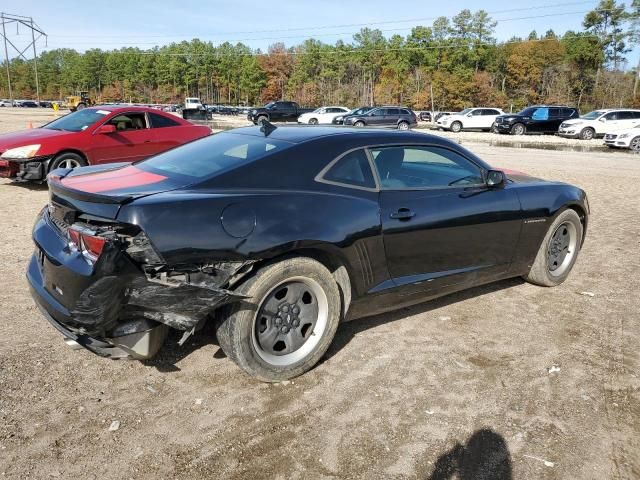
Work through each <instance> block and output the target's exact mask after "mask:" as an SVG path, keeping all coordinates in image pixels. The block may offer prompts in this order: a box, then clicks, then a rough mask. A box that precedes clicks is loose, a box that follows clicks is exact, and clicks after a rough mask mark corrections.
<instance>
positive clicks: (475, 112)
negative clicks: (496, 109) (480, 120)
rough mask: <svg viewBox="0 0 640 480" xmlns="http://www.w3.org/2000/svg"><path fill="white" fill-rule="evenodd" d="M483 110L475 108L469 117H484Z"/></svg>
mask: <svg viewBox="0 0 640 480" xmlns="http://www.w3.org/2000/svg"><path fill="white" fill-rule="evenodd" d="M484 112H485V111H484V110H483V109H482V108H477V109H475V110H474V111H473V112H471V115H473V116H474V117H475V116H480V115H484Z"/></svg>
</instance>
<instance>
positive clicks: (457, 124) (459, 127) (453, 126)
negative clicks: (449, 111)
mask: <svg viewBox="0 0 640 480" xmlns="http://www.w3.org/2000/svg"><path fill="white" fill-rule="evenodd" d="M460 130H462V123H460V122H453V123H452V124H451V131H452V132H454V133H458V132H459V131H460Z"/></svg>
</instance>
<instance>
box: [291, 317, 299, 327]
mask: <svg viewBox="0 0 640 480" xmlns="http://www.w3.org/2000/svg"><path fill="white" fill-rule="evenodd" d="M291 324H292V325H293V327H294V328H298V327H299V326H300V320H298V319H297V318H296V319H295V320H294V321H293V322H291Z"/></svg>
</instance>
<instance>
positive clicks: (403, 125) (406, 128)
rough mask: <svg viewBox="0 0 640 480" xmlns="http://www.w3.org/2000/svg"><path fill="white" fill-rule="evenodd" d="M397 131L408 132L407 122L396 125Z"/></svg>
mask: <svg viewBox="0 0 640 480" xmlns="http://www.w3.org/2000/svg"><path fill="white" fill-rule="evenodd" d="M398 130H409V124H408V123H407V122H400V123H398Z"/></svg>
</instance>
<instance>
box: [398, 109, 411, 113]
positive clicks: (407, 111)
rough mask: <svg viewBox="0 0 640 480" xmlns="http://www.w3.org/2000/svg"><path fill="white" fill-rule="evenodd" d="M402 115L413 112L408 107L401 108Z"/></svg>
mask: <svg viewBox="0 0 640 480" xmlns="http://www.w3.org/2000/svg"><path fill="white" fill-rule="evenodd" d="M400 115H411V112H409V110H407V109H406V108H402V109H400Z"/></svg>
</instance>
